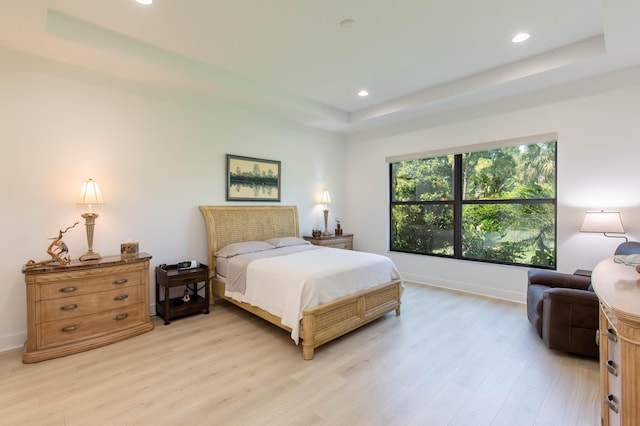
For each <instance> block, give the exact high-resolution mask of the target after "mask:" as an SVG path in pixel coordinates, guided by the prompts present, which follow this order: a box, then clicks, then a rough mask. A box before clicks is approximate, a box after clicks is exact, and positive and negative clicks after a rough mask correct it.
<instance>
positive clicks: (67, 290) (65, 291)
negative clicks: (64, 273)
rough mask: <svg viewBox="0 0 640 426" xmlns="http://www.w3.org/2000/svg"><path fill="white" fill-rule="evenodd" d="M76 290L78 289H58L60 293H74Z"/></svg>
mask: <svg viewBox="0 0 640 426" xmlns="http://www.w3.org/2000/svg"><path fill="white" fill-rule="evenodd" d="M77 289H78V287H63V288H61V289H60V292H61V293H72V292H74V291H76V290H77Z"/></svg>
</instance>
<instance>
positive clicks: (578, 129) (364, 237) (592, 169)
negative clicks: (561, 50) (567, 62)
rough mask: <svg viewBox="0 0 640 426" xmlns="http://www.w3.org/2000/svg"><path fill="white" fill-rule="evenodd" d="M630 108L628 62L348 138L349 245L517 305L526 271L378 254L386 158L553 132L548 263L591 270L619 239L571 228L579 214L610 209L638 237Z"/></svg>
mask: <svg viewBox="0 0 640 426" xmlns="http://www.w3.org/2000/svg"><path fill="white" fill-rule="evenodd" d="M639 113H640V69H637V68H636V69H630V70H625V71H623V72H617V73H615V74H611V75H608V76H605V77H598V78H595V79H591V80H588V81H581V82H577V83H572V84H570V85H566V86H564V87H560V88H554V89H553V90H547V91H542V92H539V93H536V94H533V95H529V96H520V97H517V98H512V99H508V100H504V101H500V102H495V103H493V104H490V105H483V106H482V107H481V108H469V109H467V110H465V111H459V112H455V113H449V114H442V115H440V116H437V117H432V118H429V119H422V120H420V119H418V120H414V121H412V122H410V123H405V124H403V125H401V126H395V127H394V128H386V129H379V130H377V131H375V132H369V133H368V134H361V135H357V136H353V137H351V138H350V140H349V142H348V145H347V161H348V165H349V168H348V172H347V182H349V184H348V195H349V196H348V206H347V207H348V209H347V211H348V216H347V218H346V220H345V226H346V227H348V228H351V230H353V231H354V232H355V236H356V238H355V246H356V249H358V250H365V251H372V252H377V253H381V254H388V255H389V257H391V258H392V259H393V260H394V261H395V262H396V264H397V266H398V268H399V269H400V271H401V273H402V275H403V277H404V278H405V279H407V280H411V281H416V282H421V283H428V284H432V285H438V286H444V287H449V288H454V289H459V290H462V291H468V292H473V293H479V294H485V295H490V296H494V297H499V298H504V299H509V300H515V301H520V302H524V301H525V300H526V271H527V269H526V268H521V267H512V266H497V265H490V264H483V263H478V262H469V261H459V260H451V259H442V258H435V257H429V256H420V255H412V254H403V253H394V252H387V250H388V247H389V245H388V229H389V221H388V215H389V214H388V213H389V208H388V166H387V164H386V163H385V157H387V156H390V155H399V154H407V153H412V152H424V151H429V150H432V149H433V150H435V149H440V148H445V147H454V146H464V145H470V144H475V143H481V142H489V141H496V140H502V139H509V138H516V137H521V136H528V135H534V134H541V133H547V132H558V238H557V242H558V247H557V266H558V271H561V272H568V273H572V272H573V271H574V270H575V269H593V267H594V266H595V265H596V264H597V262H598V261H600V260H601V259H603V258H605V257H607V256H609V255H611V254H613V251H614V250H615V247H616V246H617V245H618V244H619V243H620V242H622V241H623V240H620V239H614V238H605V237H604V236H603V235H602V234H585V233H580V232H579V229H580V226H581V224H582V220H583V217H584V211H586V210H593V209H612V210H618V209H619V210H620V211H621V215H622V220H623V223H624V225H625V229H626V230H627V236H628V237H629V239H631V240H637V239H638V238H639V237H640V190H638V185H639V184H640V167H638V161H639V158H640V118H639V117H640V116H639ZM362 218H366V220H361V219H362ZM634 237H635V238H634Z"/></svg>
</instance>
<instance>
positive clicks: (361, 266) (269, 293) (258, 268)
mask: <svg viewBox="0 0 640 426" xmlns="http://www.w3.org/2000/svg"><path fill="white" fill-rule="evenodd" d="M301 247H303V249H302V250H303V251H296V252H293V253H292V252H291V248H290V247H289V248H288V250H287V252H288V254H284V255H282V256H276V257H269V258H264V259H255V260H252V261H251V262H249V263H248V266H247V269H246V287H245V292H244V294H243V293H240V292H232V291H225V296H227V297H232V298H233V299H236V300H238V301H241V302H246V303H249V304H251V305H254V306H258V307H260V308H262V309H264V310H266V311H268V312H270V313H272V314H274V315H277V316H278V317H280V318H281V319H282V324H284V325H286V326H287V327H290V328H291V330H292V331H291V338H292V339H293V341H294V342H296V344H297V343H298V341H299V338H300V319H301V318H302V312H303V311H305V310H307V309H310V308H313V307H316V306H319V305H321V304H324V303H327V302H330V301H332V300H335V299H338V298H340V297H343V296H347V295H350V294H354V293H357V292H359V291H362V290H365V289H367V288H370V287H375V286H377V285H379V284H384V283H387V282H389V281H392V280H395V279H399V278H400V274H399V272H398V270H397V268H396V266H395V265H394V264H393V262H392V261H391V259H389V258H387V257H385V256H381V255H378V254H373V253H364V252H358V251H352V250H342V249H335V248H328V247H316V246H314V249H313V250H309V249H308V248H305V246H301ZM276 250H281V249H276ZM269 251H270V252H273V251H275V250H269ZM243 256H244V255H243ZM229 266H230V265H229ZM228 273H229V274H232V273H233V272H232V271H229V272H228Z"/></svg>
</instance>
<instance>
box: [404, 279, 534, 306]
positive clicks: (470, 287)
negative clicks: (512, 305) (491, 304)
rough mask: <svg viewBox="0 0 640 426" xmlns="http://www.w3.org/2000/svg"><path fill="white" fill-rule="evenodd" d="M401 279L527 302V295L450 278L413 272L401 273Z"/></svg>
mask: <svg viewBox="0 0 640 426" xmlns="http://www.w3.org/2000/svg"><path fill="white" fill-rule="evenodd" d="M401 275H402V279H403V280H404V281H406V282H412V283H415V284H421V285H427V286H431V287H438V288H444V289H448V290H456V291H461V292H464V293H471V294H476V295H479V296H487V297H491V298H494V299H501V300H507V301H510V302H516V303H527V295H526V294H523V293H520V292H517V291H509V290H501V289H497V288H493V287H486V286H480V285H476V284H471V283H466V282H459V281H451V280H442V279H440V280H436V279H430V278H426V277H423V276H418V275H414V274H401Z"/></svg>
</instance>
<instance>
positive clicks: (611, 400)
mask: <svg viewBox="0 0 640 426" xmlns="http://www.w3.org/2000/svg"><path fill="white" fill-rule="evenodd" d="M604 403H605V404H607V406H608V407H609V409H610V410H611V411H613V412H614V413H617V412H618V402H617V401H616V397H615V396H613V395H611V394H609V395H607V397H606V398H605V399H604Z"/></svg>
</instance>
